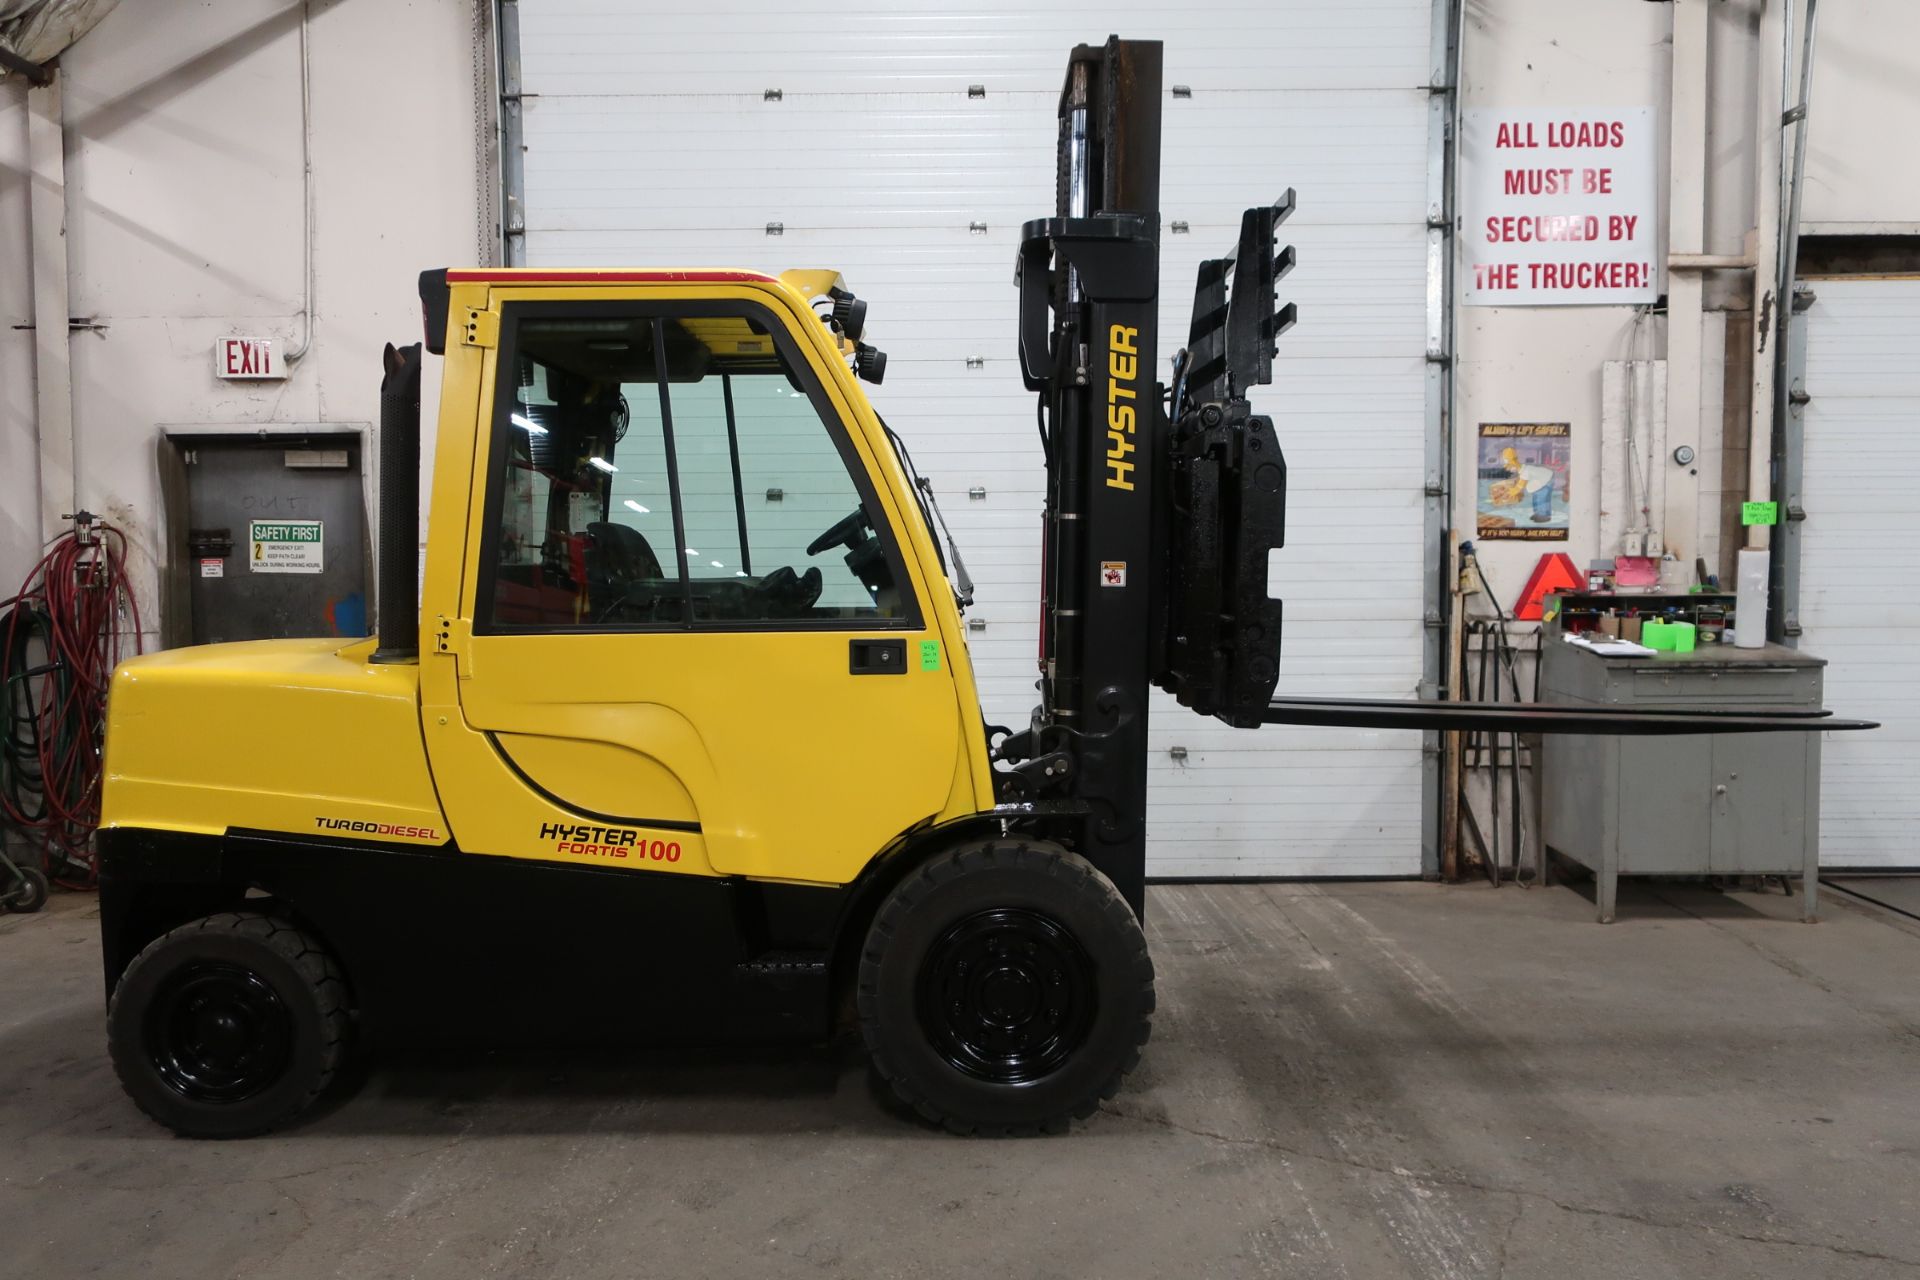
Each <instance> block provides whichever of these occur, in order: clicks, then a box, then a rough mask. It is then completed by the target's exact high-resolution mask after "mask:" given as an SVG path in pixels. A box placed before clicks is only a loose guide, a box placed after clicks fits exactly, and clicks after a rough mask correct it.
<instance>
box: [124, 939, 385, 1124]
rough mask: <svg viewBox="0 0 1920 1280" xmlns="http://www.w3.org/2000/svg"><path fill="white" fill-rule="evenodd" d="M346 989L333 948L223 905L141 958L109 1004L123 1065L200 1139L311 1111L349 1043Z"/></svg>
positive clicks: (166, 1116)
mask: <svg viewBox="0 0 1920 1280" xmlns="http://www.w3.org/2000/svg"><path fill="white" fill-rule="evenodd" d="M348 1018H349V1014H348V1009H347V988H346V983H345V981H344V980H343V979H342V977H341V975H340V970H339V968H338V967H337V966H336V965H335V964H334V961H333V958H332V957H331V956H330V955H328V954H327V951H326V948H324V947H323V946H321V945H320V943H319V942H318V941H316V940H315V939H313V938H312V937H309V936H308V935H307V934H306V933H304V932H303V931H301V930H300V929H298V928H296V927H295V926H293V925H291V924H289V923H287V922H286V921H284V920H278V919H275V918H274V917H272V916H266V915H257V914H247V913H240V912H223V913H221V914H220V915H213V916H207V917H206V918H205V919H202V920H196V921H194V922H193V923H192V924H186V925H182V926H180V927H179V928H178V929H175V930H173V931H172V932H171V933H168V934H166V935H164V936H162V937H161V938H159V939H157V940H156V941H154V942H153V943H152V944H151V945H149V946H148V947H147V948H146V950H144V951H142V952H141V953H140V954H139V955H137V956H135V957H134V959H133V963H131V964H129V965H128V966H127V970H126V972H125V973H123V974H122V975H121V976H120V981H119V983H118V984H117V985H116V986H115V987H114V991H113V1000H112V1002H111V1003H110V1004H109V1005H108V1007H107V1047H108V1049H109V1051H110V1052H111V1053H112V1055H113V1067H114V1071H115V1072H116V1073H117V1074H118V1075H119V1077H120V1083H121V1085H122V1087H124V1088H125V1089H126V1091H127V1093H128V1095H129V1096H130V1097H132V1099H133V1100H134V1102H136V1103H137V1104H139V1107H140V1109H141V1110H142V1111H144V1112H146V1113H147V1114H148V1115H150V1116H152V1117H153V1118H154V1119H155V1120H158V1121H159V1122H160V1123H161V1124H163V1125H165V1126H167V1127H168V1128H169V1129H172V1130H173V1131H174V1132H175V1133H178V1134H181V1135H182V1136H185V1137H190V1138H238V1137H245V1136H248V1135H250V1134H255V1133H263V1132H265V1131H267V1130H269V1129H273V1128H276V1127H278V1126H280V1125H282V1124H285V1123H287V1122H288V1121H290V1120H292V1119H293V1118H294V1117H295V1116H297V1115H299V1114H300V1113H301V1112H302V1111H305V1110H306V1109H307V1108H308V1107H309V1106H311V1105H312V1104H313V1102H314V1100H315V1099H316V1098H318V1097H319V1096H320V1094H321V1093H322V1092H323V1091H324V1090H325V1089H326V1087H327V1085H328V1083H329V1082H330V1081H331V1080H332V1079H333V1075H334V1072H335V1071H336V1070H337V1069H338V1067H339V1065H340V1061H341V1058H342V1057H343V1056H344V1053H345V1048H346V1038H347V1029H348Z"/></svg>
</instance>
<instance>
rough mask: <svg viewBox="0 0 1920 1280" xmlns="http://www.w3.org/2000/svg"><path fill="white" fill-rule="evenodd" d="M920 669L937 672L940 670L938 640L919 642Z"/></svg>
mask: <svg viewBox="0 0 1920 1280" xmlns="http://www.w3.org/2000/svg"><path fill="white" fill-rule="evenodd" d="M920 669H921V670H922V671H938V670H939V669H940V642H939V641H938V640H922V641H921V642H920Z"/></svg>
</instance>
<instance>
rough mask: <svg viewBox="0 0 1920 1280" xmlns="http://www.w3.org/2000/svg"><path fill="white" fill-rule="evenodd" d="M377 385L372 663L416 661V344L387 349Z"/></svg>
mask: <svg viewBox="0 0 1920 1280" xmlns="http://www.w3.org/2000/svg"><path fill="white" fill-rule="evenodd" d="M385 361H386V371H387V372H386V377H384V378H382V379H381V380H380V551H379V561H378V569H379V588H380V647H379V648H377V649H375V650H374V651H373V660H374V661H375V662H418V661H419V660H420V570H419V553H418V548H419V545H420V344H419V343H417V342H416V343H414V344H412V345H411V346H405V347H400V348H398V349H396V348H395V347H394V346H393V344H391V343H389V344H387V352H386V357H385Z"/></svg>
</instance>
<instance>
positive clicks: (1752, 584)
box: [1733, 550, 1771, 649]
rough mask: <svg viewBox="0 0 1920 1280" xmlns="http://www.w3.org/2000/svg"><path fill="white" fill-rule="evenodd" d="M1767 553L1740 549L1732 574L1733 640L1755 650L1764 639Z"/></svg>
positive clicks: (1764, 641)
mask: <svg viewBox="0 0 1920 1280" xmlns="http://www.w3.org/2000/svg"><path fill="white" fill-rule="evenodd" d="M1770 558H1771V557H1770V555H1769V553H1768V552H1766V551H1764V550H1761V551H1748V550H1742V551H1741V552H1740V557H1739V563H1738V566H1737V567H1736V570H1735V573H1734V596H1733V619H1734V627H1733V643H1734V647H1735V648H1739V649H1758V648H1759V647H1760V646H1761V645H1764V644H1765V643H1766V642H1767V566H1768V563H1769V561H1770Z"/></svg>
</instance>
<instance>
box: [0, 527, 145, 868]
mask: <svg viewBox="0 0 1920 1280" xmlns="http://www.w3.org/2000/svg"><path fill="white" fill-rule="evenodd" d="M126 549H127V540H126V536H125V535H124V534H122V533H121V532H120V530H119V529H117V528H115V527H113V526H112V525H109V524H104V523H100V522H97V521H87V520H82V521H81V522H80V523H79V525H78V527H77V528H76V529H74V530H70V531H68V532H65V533H62V534H61V535H60V536H59V537H57V538H55V539H54V541H53V543H52V545H51V547H50V548H49V549H48V551H47V553H46V554H45V555H44V556H42V557H41V558H40V562H39V563H38V564H36V565H34V567H33V569H32V570H31V571H30V572H29V573H28V574H27V578H26V582H25V583H24V584H23V585H22V586H21V588H20V594H19V595H17V596H15V597H14V599H13V600H11V601H5V602H0V605H11V606H12V608H11V610H10V612H8V614H7V625H6V634H5V635H4V636H0V676H3V677H4V682H3V683H4V691H5V696H4V701H3V703H0V705H4V706H5V708H6V710H7V712H8V715H9V718H10V723H9V724H8V726H7V728H8V730H9V732H10V737H9V740H8V746H9V756H8V761H7V763H8V764H10V765H11V766H12V767H11V769H10V771H9V776H8V778H7V785H6V786H4V787H0V812H4V814H5V816H6V818H7V820H8V821H9V822H11V823H12V824H13V825H14V826H16V827H18V828H20V829H21V830H23V831H26V832H28V833H29V834H30V836H31V837H32V838H33V839H34V840H35V841H36V842H37V843H38V845H39V847H40V850H41V858H42V862H43V864H44V866H45V869H46V871H47V874H48V876H49V877H50V878H51V879H52V880H53V881H54V882H55V883H57V884H61V885H64V886H66V887H68V888H73V889H90V888H93V887H94V885H95V884H96V883H97V881H98V878H99V855H98V853H97V852H96V851H95V849H94V841H93V835H94V832H95V830H96V829H97V828H98V827H99V825H100V779H101V744H102V740H103V738H104V735H105V731H106V712H107V685H108V683H109V682H110V681H111V679H112V677H113V669H114V668H115V667H116V666H118V665H119V663H120V660H121V659H122V658H123V657H125V656H128V654H129V652H131V653H138V652H140V649H141V642H140V605H139V602H138V601H136V600H135V599H134V596H133V590H132V588H131V586H130V585H129V583H128V581H127V571H126ZM35 615H38V617H36V616H35ZM36 624H37V626H36ZM23 628H31V629H38V630H40V631H41V632H42V634H43V639H44V644H45V649H46V652H45V654H44V655H43V656H42V655H36V656H35V659H34V660H33V661H32V663H31V665H29V664H28V663H25V662H22V658H23V657H24V655H26V654H27V653H28V650H29V642H30V640H31V639H32V637H31V635H29V634H24V633H23V631H22V629H23ZM10 665H16V666H18V667H19V668H20V669H18V670H9V669H8V667H9V666H10Z"/></svg>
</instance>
